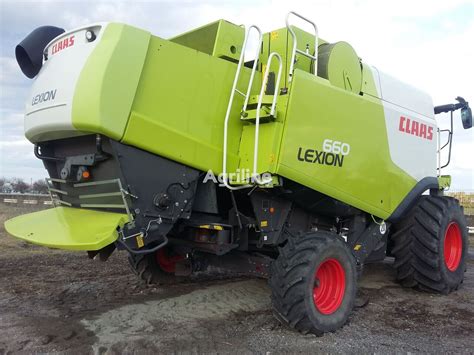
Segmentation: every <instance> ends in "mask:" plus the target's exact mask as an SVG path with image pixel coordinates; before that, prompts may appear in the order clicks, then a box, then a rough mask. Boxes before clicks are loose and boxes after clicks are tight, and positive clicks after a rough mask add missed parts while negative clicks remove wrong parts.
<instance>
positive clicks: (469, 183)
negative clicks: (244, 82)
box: [0, 0, 474, 190]
mask: <svg viewBox="0 0 474 355" xmlns="http://www.w3.org/2000/svg"><path fill="white" fill-rule="evenodd" d="M0 3H1V9H0V10H1V11H0V16H1V18H0V26H1V36H0V41H1V43H0V46H1V58H0V90H1V92H0V100H1V101H0V177H1V176H4V177H21V178H24V179H26V180H30V178H32V179H39V178H43V177H45V170H44V169H43V166H42V164H41V162H40V161H38V160H37V159H36V158H35V157H34V155H33V146H32V144H31V143H29V142H28V141H27V140H26V139H25V138H23V111H24V104H25V102H26V100H27V99H28V98H29V87H30V85H31V81H30V80H28V79H27V78H26V77H24V76H23V74H22V73H21V72H20V69H19V68H18V66H17V64H16V60H15V58H14V48H15V45H16V44H17V43H18V42H20V41H21V40H22V39H23V37H24V36H26V35H27V34H28V33H29V32H30V31H31V30H33V29H34V28H36V27H38V26H41V25H55V26H59V27H63V28H65V29H71V28H74V27H77V26H81V25H84V24H88V23H91V22H97V21H118V22H124V23H128V24H131V25H134V26H137V27H140V28H143V29H146V30H149V31H150V32H152V33H153V34H155V35H158V36H160V37H164V38H167V37H170V36H173V35H176V34H179V33H181V32H184V31H186V30H189V29H192V28H194V27H197V26H200V25H203V24H206V23H208V22H211V21H215V20H217V19H219V18H224V19H226V20H229V21H231V22H234V23H237V24H245V25H250V24H256V25H258V26H259V27H260V28H261V29H262V30H263V31H265V32H267V31H271V30H273V29H277V28H280V27H283V26H284V18H285V15H286V13H287V12H288V11H289V10H294V11H297V12H299V13H301V14H303V15H304V16H307V17H309V18H311V19H313V20H314V21H315V22H316V23H317V25H318V27H319V32H320V36H321V37H322V38H324V39H325V40H328V41H330V42H335V41H340V40H344V41H347V42H349V43H351V44H352V46H353V47H354V48H355V50H356V51H357V53H358V55H359V56H360V57H361V58H362V59H363V61H365V62H366V63H369V64H372V65H375V66H376V67H378V69H380V70H382V71H384V72H387V73H389V74H391V75H393V76H395V77H398V78H400V79H402V80H404V81H406V82H408V83H410V84H412V85H414V86H417V87H419V88H421V89H423V90H425V91H427V92H429V93H430V94H431V95H432V97H433V100H434V102H435V105H436V104H445V103H450V102H452V101H453V100H454V98H455V97H456V96H458V95H460V96H463V97H464V98H466V99H467V100H468V101H469V100H471V102H472V106H474V70H473V68H474V2H473V1H472V0H468V1H461V0H441V1H438V0H422V1H420V0H408V1H405V0H392V1H380V0H367V1H364V0H349V1H335V0H319V1H318V0H312V1H296V0H291V1H289V0H285V1H256V0H254V1H242V0H235V1H144V2H138V1H134V2H132V1H129V2H120V1H62V2H55V1H40V0H35V1H23V2H22V1H5V0H0ZM458 115H459V114H458V113H457V114H456V115H455V137H454V144H453V157H452V160H451V165H450V166H449V167H448V168H446V171H445V173H449V174H451V175H452V176H453V184H452V187H453V189H456V190H474V172H473V167H474V143H473V142H474V129H470V130H463V129H462V125H461V123H460V118H459V116H458ZM439 122H440V124H441V125H442V126H446V125H447V124H448V122H449V120H448V116H447V115H446V116H442V117H439ZM407 159H419V160H422V159H423V157H416V156H412V157H407Z"/></svg>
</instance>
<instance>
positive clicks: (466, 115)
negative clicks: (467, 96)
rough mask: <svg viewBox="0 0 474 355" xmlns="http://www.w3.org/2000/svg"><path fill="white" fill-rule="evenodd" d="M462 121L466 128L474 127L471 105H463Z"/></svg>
mask: <svg viewBox="0 0 474 355" xmlns="http://www.w3.org/2000/svg"><path fill="white" fill-rule="evenodd" d="M461 121H462V126H463V127H464V129H469V128H471V127H472V111H471V108H470V107H469V106H467V107H463V108H462V109H461Z"/></svg>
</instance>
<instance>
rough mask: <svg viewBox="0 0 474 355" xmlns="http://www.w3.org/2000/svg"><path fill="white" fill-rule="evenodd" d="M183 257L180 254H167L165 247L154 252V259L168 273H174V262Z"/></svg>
mask: <svg viewBox="0 0 474 355" xmlns="http://www.w3.org/2000/svg"><path fill="white" fill-rule="evenodd" d="M183 259H184V256H182V255H169V251H168V249H166V248H161V249H159V250H158V251H157V252H156V261H157V262H158V265H160V268H161V269H162V270H163V271H165V272H167V273H170V274H174V273H175V271H176V263H177V262H178V261H181V260H183Z"/></svg>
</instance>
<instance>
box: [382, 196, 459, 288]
mask: <svg viewBox="0 0 474 355" xmlns="http://www.w3.org/2000/svg"><path fill="white" fill-rule="evenodd" d="M393 231H394V233H393V235H392V236H391V238H392V240H393V249H392V254H393V255H394V256H395V264H394V265H395V268H396V269H397V279H398V280H399V281H400V283H401V284H402V285H403V286H406V287H415V288H418V289H422V290H426V291H431V292H439V293H443V294H448V293H449V292H451V291H453V290H457V289H458V288H459V286H460V285H461V283H462V282H463V279H464V272H465V270H466V257H467V251H468V238H467V228H466V220H465V217H464V214H463V210H462V207H461V206H460V205H459V203H458V201H457V200H456V199H454V198H451V197H445V196H421V197H420V199H419V201H418V203H417V204H416V205H415V207H414V208H413V209H412V210H411V211H410V213H409V215H408V216H407V217H406V218H405V219H404V220H403V221H401V222H399V223H397V224H395V225H394V226H393Z"/></svg>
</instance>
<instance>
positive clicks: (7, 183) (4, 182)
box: [0, 178, 48, 194]
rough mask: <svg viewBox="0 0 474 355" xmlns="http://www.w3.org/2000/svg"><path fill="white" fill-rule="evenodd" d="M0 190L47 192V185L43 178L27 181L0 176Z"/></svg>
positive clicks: (7, 191) (22, 192) (8, 191)
mask: <svg viewBox="0 0 474 355" xmlns="http://www.w3.org/2000/svg"><path fill="white" fill-rule="evenodd" d="M0 192H3V193H20V194H24V193H33V194H47V193H48V186H47V185H46V181H45V180H44V179H41V180H36V181H34V182H32V183H28V182H26V181H25V180H23V179H20V178H0Z"/></svg>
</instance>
